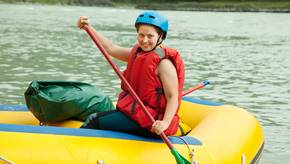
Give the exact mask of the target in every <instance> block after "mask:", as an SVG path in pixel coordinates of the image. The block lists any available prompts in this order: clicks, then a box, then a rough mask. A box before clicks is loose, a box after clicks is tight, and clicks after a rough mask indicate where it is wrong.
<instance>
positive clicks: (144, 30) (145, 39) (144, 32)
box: [137, 24, 159, 51]
mask: <svg viewBox="0 0 290 164" xmlns="http://www.w3.org/2000/svg"><path fill="white" fill-rule="evenodd" d="M158 38H159V34H158V32H157V30H156V29H155V27H153V26H151V25H146V24H142V25H139V27H138V36H137V40H138V44H139V47H140V48H141V49H142V50H143V51H151V50H152V49H153V48H155V46H156V44H157V41H158Z"/></svg>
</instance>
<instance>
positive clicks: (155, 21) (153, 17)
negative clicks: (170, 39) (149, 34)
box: [135, 11, 168, 40]
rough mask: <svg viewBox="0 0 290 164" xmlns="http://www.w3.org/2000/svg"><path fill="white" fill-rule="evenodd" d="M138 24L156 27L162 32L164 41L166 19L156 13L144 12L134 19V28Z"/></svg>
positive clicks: (166, 27) (166, 26)
mask: <svg viewBox="0 0 290 164" xmlns="http://www.w3.org/2000/svg"><path fill="white" fill-rule="evenodd" d="M138 24H149V25H153V26H155V27H158V28H159V29H160V30H161V31H162V32H163V37H162V39H163V40H164V39H165V38H166V34H167V31H168V19H167V18H165V17H164V16H162V15H160V14H159V13H158V12H155V11H145V12H143V13H141V14H140V15H139V16H138V17H137V19H136V22H135V26H137V25H138Z"/></svg>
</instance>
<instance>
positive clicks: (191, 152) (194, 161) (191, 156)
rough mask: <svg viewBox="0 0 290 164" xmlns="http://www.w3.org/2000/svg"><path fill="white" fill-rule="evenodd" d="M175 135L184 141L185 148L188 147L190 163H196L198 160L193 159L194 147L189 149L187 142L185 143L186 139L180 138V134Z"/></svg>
mask: <svg viewBox="0 0 290 164" xmlns="http://www.w3.org/2000/svg"><path fill="white" fill-rule="evenodd" d="M175 137H177V138H179V139H181V140H182V141H183V142H184V143H185V145H186V147H187V149H188V153H189V158H190V162H191V163H192V164H198V161H197V160H194V149H193V148H192V149H190V147H189V144H188V143H187V141H186V140H185V139H184V138H182V137H180V136H175Z"/></svg>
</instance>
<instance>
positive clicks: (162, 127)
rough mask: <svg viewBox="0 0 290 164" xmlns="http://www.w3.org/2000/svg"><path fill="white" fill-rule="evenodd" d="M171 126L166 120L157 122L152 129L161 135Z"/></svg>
mask: <svg viewBox="0 0 290 164" xmlns="http://www.w3.org/2000/svg"><path fill="white" fill-rule="evenodd" d="M168 126H169V122H167V121H165V120H162V121H161V120H156V121H155V122H154V123H153V124H152V128H151V131H152V132H154V133H156V134H158V135H160V134H161V133H162V132H163V131H164V130H166V129H167V128H168Z"/></svg>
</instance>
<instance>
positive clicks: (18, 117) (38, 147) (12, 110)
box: [0, 97, 264, 164]
mask: <svg viewBox="0 0 290 164" xmlns="http://www.w3.org/2000/svg"><path fill="white" fill-rule="evenodd" d="M179 115H180V117H182V120H183V121H184V122H185V123H186V124H188V125H190V126H191V127H192V130H191V132H190V133H189V134H187V136H183V137H169V139H170V141H171V142H172V143H173V144H174V146H175V147H176V149H177V150H178V152H179V153H180V154H181V155H182V156H183V157H186V158H188V160H190V159H191V158H192V159H193V160H196V161H198V162H199V164H244V163H245V164H248V163H251V164H254V163H257V162H258V160H259V158H260V156H261V152H262V150H263V145H264V138H263V132H262V128H261V126H260V124H259V122H258V121H257V120H256V119H255V117H253V116H252V115H251V114H250V113H248V112H247V111H245V110H243V109H241V108H238V107H235V106H231V105H223V104H220V103H213V102H208V101H205V100H197V99H193V98H188V97H185V98H183V101H182V104H181V109H180V113H179ZM81 124H82V123H81V122H78V121H73V120H68V121H65V122H61V123H58V124H51V125H48V126H39V122H38V120H37V119H36V118H35V117H34V116H33V115H32V114H31V113H30V112H29V111H27V109H26V107H25V106H17V105H16V106H13V105H10V106H9V105H8V106H7V105H0V163H1V162H2V163H5V162H6V163H16V164H26V163H29V164H31V163H49V164H51V163H53V164H56V163H61V164H64V163H70V164H72V163H78V164H80V163H82V164H83V163H92V164H96V163H99V164H101V163H102V164H115V163H116V164H121V163H125V164H131V163H138V164H142V163H146V164H148V163H154V164H155V163H156V164H163V163H175V158H174V157H173V156H172V154H171V153H170V150H169V149H168V148H167V146H166V145H165V144H164V143H163V142H162V140H161V139H148V138H143V137H139V136H135V135H130V134H124V133H119V132H112V131H105V130H91V129H79V128H78V127H79V126H80V125H81ZM190 154H192V155H190Z"/></svg>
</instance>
